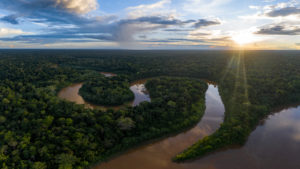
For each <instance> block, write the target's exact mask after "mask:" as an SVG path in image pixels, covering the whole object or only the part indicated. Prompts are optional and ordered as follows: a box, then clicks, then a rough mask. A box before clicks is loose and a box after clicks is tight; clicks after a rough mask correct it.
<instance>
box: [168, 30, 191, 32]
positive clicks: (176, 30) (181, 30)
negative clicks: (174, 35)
mask: <svg viewBox="0 0 300 169" xmlns="http://www.w3.org/2000/svg"><path fill="white" fill-rule="evenodd" d="M164 31H166V32H187V31H192V29H164Z"/></svg>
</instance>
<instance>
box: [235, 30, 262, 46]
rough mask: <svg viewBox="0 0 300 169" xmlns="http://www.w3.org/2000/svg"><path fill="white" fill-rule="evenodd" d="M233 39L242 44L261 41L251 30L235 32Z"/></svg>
mask: <svg viewBox="0 0 300 169" xmlns="http://www.w3.org/2000/svg"><path fill="white" fill-rule="evenodd" d="M231 39H232V40H233V41H234V42H235V43H237V44H238V45H240V46H244V45H246V44H249V43H253V42H256V41H259V38H258V37H256V36H255V35H254V34H253V33H250V32H240V33H237V34H234V35H232V37H231Z"/></svg>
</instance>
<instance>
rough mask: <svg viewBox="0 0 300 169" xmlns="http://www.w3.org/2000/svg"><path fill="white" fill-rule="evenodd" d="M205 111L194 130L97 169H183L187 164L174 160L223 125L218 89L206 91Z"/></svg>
mask: <svg viewBox="0 0 300 169" xmlns="http://www.w3.org/2000/svg"><path fill="white" fill-rule="evenodd" d="M205 97H206V101H205V102H206V103H205V104H206V110H205V114H204V116H203V118H202V120H201V121H200V122H199V123H198V124H197V125H196V126H195V127H194V128H192V129H190V130H188V131H186V132H183V133H180V134H178V135H175V136H173V137H168V138H166V139H163V140H160V141H156V142H154V143H152V144H148V145H145V146H141V147H138V148H135V149H133V150H130V151H129V152H127V153H125V154H123V155H121V156H119V157H116V158H114V159H111V160H110V161H109V162H107V163H102V164H100V165H99V166H97V167H95V168H96V169H181V168H186V164H185V163H180V164H178V163H173V162H172V161H171V158H172V157H174V156H175V155H176V154H177V153H179V152H181V151H183V150H184V149H186V148H187V147H189V146H190V145H192V144H193V143H195V142H196V141H197V140H199V139H201V138H203V137H204V136H207V135H209V134H211V133H213V132H214V131H216V130H217V129H218V128H219V126H220V124H221V123H222V121H223V116H224V106H223V103H222V101H221V98H220V95H219V92H218V87H217V86H215V85H212V84H209V87H208V90H207V91H206V96H205Z"/></svg>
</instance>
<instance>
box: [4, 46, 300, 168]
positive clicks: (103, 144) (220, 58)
mask: <svg viewBox="0 0 300 169" xmlns="http://www.w3.org/2000/svg"><path fill="white" fill-rule="evenodd" d="M299 56H300V52H298V51H109V50H104V51H99V50H67V51H66V50H13V51H12V50H2V51H0V101H1V102H0V140H1V141H0V165H1V168H40V169H43V168H86V167H88V166H91V165H92V164H94V163H96V162H99V161H102V160H105V159H107V158H108V157H109V156H111V155H113V154H115V153H116V152H120V151H123V150H126V149H128V148H130V147H132V146H133V145H135V144H137V143H141V142H143V141H146V140H149V139H153V138H157V137H160V136H165V135H166V134H170V133H174V132H178V131H180V130H181V129H184V128H188V127H191V126H192V125H193V124H195V123H197V122H198V121H199V119H200V118H201V116H202V115H203V112H204V108H205V107H204V93H205V90H206V89H207V85H206V84H205V82H203V81H201V80H198V79H208V80H212V81H215V82H217V83H218V85H219V90H220V94H221V97H222V100H223V102H224V105H225V109H226V112H225V119H224V123H223V124H222V125H221V127H220V129H219V130H218V131H217V132H216V133H214V134H213V135H211V136H208V137H206V138H204V139H202V140H199V142H197V143H195V144H194V145H193V146H192V147H190V148H189V149H187V150H186V151H184V152H182V153H181V154H179V155H177V156H176V157H174V160H175V161H183V160H186V159H191V158H195V157H197V156H201V155H205V154H206V153H208V152H211V151H215V150H217V149H219V148H222V147H225V146H228V145H232V144H243V143H244V142H245V140H246V139H247V137H248V135H249V134H250V132H251V131H252V130H253V129H254V127H255V126H256V125H257V124H258V122H259V120H260V119H262V118H264V117H265V116H266V115H268V114H269V113H270V112H271V109H272V108H276V107H279V106H282V105H286V104H290V103H295V102H299V101H300V57H299ZM100 71H106V72H113V73H116V74H118V75H120V76H122V77H123V78H121V79H116V82H115V83H116V84H119V83H123V82H125V83H124V86H123V87H122V88H123V89H124V90H125V88H126V85H128V84H127V83H129V82H131V81H134V80H137V79H141V78H147V77H158V78H153V79H152V80H149V81H148V82H147V84H146V87H147V89H148V91H149V93H150V96H151V103H146V102H145V103H142V104H141V105H139V106H137V107H126V108H123V109H121V110H118V111H113V110H107V111H101V110H91V109H85V108H84V106H81V105H76V104H74V103H70V102H67V101H64V100H61V99H59V98H58V97H57V92H58V91H59V90H60V89H61V88H62V87H65V86H67V85H70V84H72V83H75V82H86V84H89V83H91V82H89V81H91V79H95V78H103V76H102V75H100V74H99V72H100ZM161 76H164V77H161ZM174 76H176V77H174ZM171 77H172V78H171ZM179 77H180V78H179ZM88 89H91V88H90V87H88ZM100 97H102V96H100ZM183 119H184V120H183Z"/></svg>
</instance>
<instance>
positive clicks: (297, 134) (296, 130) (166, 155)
mask: <svg viewBox="0 0 300 169" xmlns="http://www.w3.org/2000/svg"><path fill="white" fill-rule="evenodd" d="M145 82H146V81H145V80H142V81H137V82H136V83H133V84H131V87H130V89H131V90H132V91H133V92H134V94H135V100H134V102H132V103H130V104H131V105H132V106H136V105H138V104H139V103H140V102H142V101H150V97H149V95H148V93H147V90H146V89H145V86H144V84H145ZM81 86H82V84H81V83H79V84H74V85H71V86H69V87H67V88H65V89H63V90H62V91H61V92H60V93H59V97H61V98H64V99H66V100H69V101H73V102H76V103H78V104H85V105H87V107H94V108H95V106H96V105H91V104H89V103H86V102H85V101H84V100H83V99H82V97H81V96H80V95H78V91H79V89H80V87H81ZM205 97H206V110H205V114H204V116H203V118H202V120H201V121H200V122H199V123H198V124H197V125H196V126H195V127H194V128H192V129H190V130H188V131H186V132H182V133H180V134H178V135H175V136H171V137H168V138H165V139H162V140H159V141H155V142H153V143H150V144H147V145H144V146H140V147H138V148H134V149H132V150H130V151H128V152H126V153H123V154H122V155H120V156H117V157H115V158H113V159H111V160H109V161H108V162H104V163H102V164H100V165H98V166H96V167H95V169H300V160H299V157H300V122H299V120H300V106H299V107H290V108H287V109H283V110H281V111H278V112H274V113H272V115H270V116H269V117H268V118H266V119H265V120H263V121H262V122H261V124H260V125H259V126H258V127H257V128H256V129H255V130H254V131H253V132H252V133H251V135H250V136H249V138H248V141H247V142H246V144H245V145H244V146H241V147H235V148H231V149H227V150H223V151H220V152H216V153H213V154H210V155H208V156H205V157H203V158H200V159H196V160H193V161H189V162H185V163H173V162H172V161H171V158H172V157H174V156H175V155H176V154H177V153H179V152H181V151H183V150H184V149H185V148H187V147H189V146H190V145H192V144H193V143H195V142H196V141H197V140H199V139H201V138H203V137H204V136H207V135H210V134H212V133H213V132H214V131H216V130H217V129H218V128H219V126H220V124H221V123H222V121H223V116H224V111H225V110H224V105H223V103H222V100H221V98H220V95H219V92H218V87H217V86H216V85H213V84H209V88H208V90H207V91H206V96H205ZM97 107H98V106H97Z"/></svg>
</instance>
